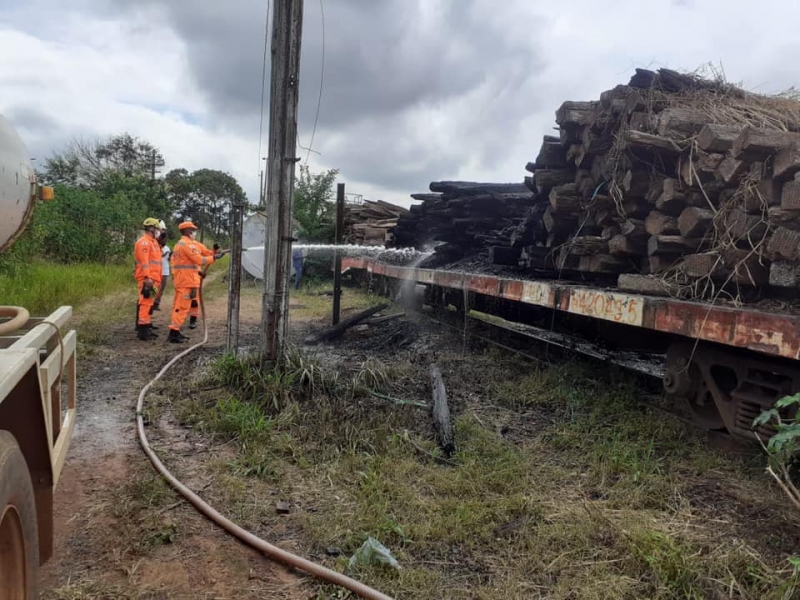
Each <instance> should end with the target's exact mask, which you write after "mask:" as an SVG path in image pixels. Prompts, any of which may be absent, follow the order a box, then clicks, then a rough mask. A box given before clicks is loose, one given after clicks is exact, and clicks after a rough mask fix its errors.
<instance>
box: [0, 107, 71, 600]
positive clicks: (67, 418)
mask: <svg viewBox="0 0 800 600" xmlns="http://www.w3.org/2000/svg"><path fill="white" fill-rule="evenodd" d="M52 199H53V190H52V188H48V187H44V186H39V185H37V183H36V178H35V174H34V171H33V168H32V167H31V160H30V158H29V156H28V152H27V150H26V148H25V145H24V144H23V142H22V140H21V139H20V137H19V135H18V134H17V132H16V131H15V130H14V128H13V127H12V126H11V123H10V122H9V121H8V120H7V119H5V118H4V117H3V116H2V115H0V253H2V252H5V251H6V250H7V249H8V248H9V247H10V246H11V245H12V244H13V243H14V241H15V240H16V239H17V238H18V237H19V236H20V234H22V232H23V231H24V229H25V227H26V226H27V224H28V223H29V221H30V219H31V216H32V215H33V211H34V209H35V206H36V204H37V203H38V202H40V201H48V200H52ZM3 300H4V299H3V298H2V296H0V598H3V599H9V600H12V599H13V600H34V599H35V598H38V594H37V587H38V586H37V584H38V571H39V566H40V565H41V564H43V563H44V562H45V561H47V560H48V559H49V558H50V556H51V555H52V552H53V492H54V490H55V486H56V484H57V483H58V478H59V475H60V473H61V469H62V467H63V466H64V460H65V458H66V455H67V449H68V447H69V440H70V436H71V435H72V430H73V428H74V426H75V395H76V394H75V392H76V390H75V347H76V334H75V332H74V331H66V325H67V322H68V321H69V318H70V317H71V315H72V308H71V307H69V306H62V307H61V308H59V309H58V310H56V311H55V312H53V313H52V314H50V315H47V316H45V317H32V316H30V314H29V313H28V311H27V310H26V309H25V308H24V307H17V306H1V305H2V304H3Z"/></svg>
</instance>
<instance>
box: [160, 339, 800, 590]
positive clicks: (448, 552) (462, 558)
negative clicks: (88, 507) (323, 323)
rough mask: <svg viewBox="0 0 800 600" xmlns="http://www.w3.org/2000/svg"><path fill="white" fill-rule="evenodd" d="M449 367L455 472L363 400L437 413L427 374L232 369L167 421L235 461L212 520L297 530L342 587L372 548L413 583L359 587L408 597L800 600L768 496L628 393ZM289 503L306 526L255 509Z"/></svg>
mask: <svg viewBox="0 0 800 600" xmlns="http://www.w3.org/2000/svg"><path fill="white" fill-rule="evenodd" d="M498 358H504V359H505V360H498ZM437 362H439V363H440V364H441V366H442V368H443V371H444V372H445V376H446V380H447V382H448V392H449V393H450V395H451V398H453V399H454V402H455V407H456V412H455V414H456V415H457V418H456V423H455V424H456V439H457V446H458V449H457V452H456V454H455V455H454V456H453V457H451V459H449V460H448V461H444V460H442V458H441V456H440V454H439V451H438V449H437V447H436V445H435V443H434V441H433V440H432V439H431V435H430V422H429V417H428V415H427V412H426V411H424V410H421V409H420V408H418V407H415V406H408V405H397V404H394V403H392V402H390V401H384V400H380V399H376V398H372V397H371V396H370V394H369V393H368V390H369V389H375V390H376V391H380V392H383V393H384V394H387V395H390V396H395V397H403V398H408V399H412V400H417V401H423V402H424V401H428V400H429V399H428V398H427V394H428V392H427V387H426V383H425V376H426V373H425V372H424V370H423V372H420V370H419V369H418V368H416V367H415V366H414V364H413V362H410V360H409V358H402V359H401V358H397V357H395V358H394V359H393V360H392V361H391V362H387V360H381V359H380V358H378V357H372V358H370V359H369V360H368V361H366V362H363V361H354V362H352V363H348V361H346V360H345V361H344V363H342V362H341V361H336V362H334V363H333V364H329V363H328V362H326V360H325V359H323V358H310V357H308V356H303V355H302V354H297V355H296V356H293V357H292V359H291V360H290V361H289V365H288V367H287V369H286V370H285V371H284V372H283V374H282V376H281V377H277V376H276V375H275V374H266V375H265V374H263V373H259V372H258V369H256V368H255V367H254V365H253V364H252V363H248V362H247V361H246V360H245V361H236V360H234V359H232V358H230V357H228V358H225V359H223V360H222V361H220V362H219V363H217V365H216V366H215V368H214V370H213V372H212V373H211V375H210V377H211V380H210V381H213V383H214V384H217V385H220V384H221V385H223V386H224V389H225V391H224V392H223V394H224V395H223V400H222V401H221V402H220V401H218V400H217V398H219V392H218V391H217V392H212V393H202V392H198V393H197V394H194V395H192V398H191V399H190V400H184V401H177V402H176V401H175V400H174V399H173V407H174V408H175V409H176V410H177V411H178V413H179V416H180V417H181V418H182V419H183V420H184V422H187V423H190V424H193V425H195V427H196V428H197V429H198V430H200V431H203V432H204V433H206V434H208V433H213V434H215V435H216V436H218V437H219V438H220V440H226V441H228V440H233V441H235V442H236V445H237V447H238V452H237V454H236V457H235V458H234V459H232V460H231V459H226V460H224V461H219V462H218V463H216V465H215V468H216V469H217V473H218V482H219V485H218V486H215V488H214V490H209V491H208V493H209V494H211V495H212V496H213V497H214V500H215V502H216V503H217V504H219V505H224V506H228V507H230V510H231V511H232V513H233V514H234V515H235V516H236V517H237V518H238V519H241V521H242V522H243V523H244V524H246V525H248V526H250V527H254V528H259V527H262V526H264V525H266V526H267V527H272V526H278V523H280V524H281V525H280V526H281V527H288V528H289V529H290V531H292V532H293V533H292V535H293V537H294V538H295V539H302V540H304V541H305V544H306V552H307V553H309V554H316V555H324V553H325V552H326V550H329V549H331V548H333V549H339V550H340V551H341V556H340V557H339V558H338V559H335V558H333V559H330V562H329V564H330V566H333V567H336V568H339V569H341V570H344V569H346V562H347V557H349V556H350V555H351V554H352V553H353V552H354V551H355V550H356V549H357V548H358V547H359V546H360V545H361V543H363V541H364V540H365V539H366V538H367V537H368V536H372V537H375V538H376V539H378V540H380V541H381V543H383V544H384V545H386V546H387V547H388V548H390V549H391V551H392V552H393V554H394V555H395V557H396V558H397V559H398V560H399V562H400V564H401V566H402V569H401V570H400V571H399V572H397V571H394V570H389V569H386V568H381V567H376V566H363V567H359V568H358V570H357V571H356V573H354V575H356V576H357V577H359V578H360V579H362V580H363V581H365V582H366V583H368V584H370V585H373V586H375V587H377V588H378V589H381V590H383V591H384V592H388V593H390V594H391V595H396V596H397V597H402V598H420V599H422V598H443V599H444V598H448V599H449V598H464V599H466V598H482V599H486V600H494V599H500V598H503V599H505V598H535V597H548V598H557V599H567V598H592V599H609V600H610V599H620V598H622V599H625V598H630V599H634V598H655V599H659V600H661V599H663V600H668V599H669V600H671V599H677V598H696V599H701V598H710V597H733V598H748V599H749V598H753V599H755V598H767V599H774V600H778V599H789V598H793V597H794V594H795V593H796V590H797V586H798V583H800V578H798V572H797V568H796V567H795V566H793V565H790V563H788V562H786V554H785V553H786V544H784V545H782V546H779V548H780V550H778V548H775V547H770V545H769V544H770V543H772V542H765V541H764V539H766V536H768V534H769V532H768V531H767V530H770V529H772V530H774V531H783V529H784V528H785V527H788V526H789V524H788V521H786V520H784V518H783V517H782V516H778V515H780V514H781V513H780V512H775V513H770V511H771V510H773V508H772V507H773V505H772V504H771V503H772V502H773V501H774V499H772V498H769V497H768V496H766V495H764V494H763V493H761V492H762V486H761V483H760V482H759V480H758V477H757V476H755V477H751V475H750V474H749V473H748V471H747V470H746V469H745V467H744V466H742V465H737V464H736V463H732V462H731V461H730V459H724V458H723V457H722V456H720V455H718V454H716V453H715V452H714V451H712V450H710V449H709V448H707V447H706V446H705V444H704V442H703V439H702V438H701V437H700V436H699V435H697V434H696V433H695V432H693V431H691V430H688V429H687V428H686V426H685V425H684V424H683V423H682V422H681V421H679V420H678V419H676V418H674V417H672V416H669V415H662V414H660V413H657V412H654V411H653V410H651V409H647V408H643V407H642V405H641V404H640V403H639V402H638V397H637V396H638V391H637V388H636V387H635V386H633V385H632V384H631V382H630V380H629V379H628V378H627V377H626V376H624V375H623V374H620V373H617V372H614V371H609V372H608V373H605V374H603V375H601V376H598V374H597V373H596V372H595V373H590V372H588V371H587V370H586V369H585V368H582V367H578V366H565V367H557V368H542V369H540V368H536V367H533V366H532V365H530V364H529V363H522V362H518V361H517V359H513V358H511V357H508V356H505V357H498V356H497V352H495V351H491V352H487V353H485V354H483V355H472V356H470V357H469V360H464V358H463V357H462V356H460V355H455V354H450V353H441V354H438V355H437ZM203 385H204V386H205V385H208V382H204V383H203ZM276 398H278V399H280V400H279V401H278V402H275V399H276ZM468 398H476V401H475V402H472V401H469V400H466V399H468ZM465 402H466V403H465ZM705 477H709V478H711V480H712V481H713V480H717V479H719V480H725V481H731V482H735V486H736V489H737V490H738V491H737V501H739V502H748V503H752V504H754V505H755V506H754V507H753V510H759V511H762V512H761V513H760V514H763V515H767V516H766V517H765V520H764V521H762V525H761V526H760V529H761V531H753V530H749V529H750V528H749V523H748V522H747V521H746V520H745V521H742V522H741V524H740V525H735V524H734V523H736V522H737V521H736V520H737V519H738V518H739V517H737V515H736V514H735V513H730V512H724V511H723V512H721V511H720V509H718V508H717V507H716V506H715V504H716V501H715V500H710V501H709V502H710V503H711V504H710V505H708V504H706V500H705V498H704V497H703V496H702V494H701V495H700V496H697V494H698V493H699V492H697V491H695V490H696V488H697V486H698V482H700V481H702V480H703V478H705ZM276 489H277V490H279V493H280V496H281V498H282V499H286V500H289V501H291V503H292V504H294V505H296V506H297V507H298V509H297V510H295V511H293V512H292V514H290V515H288V516H283V517H276V516H275V514H274V509H273V508H272V506H269V505H263V504H253V503H247V502H244V501H243V500H242V498H253V497H264V496H266V495H268V494H270V493H274V491H275V490H276ZM714 494H715V495H717V496H720V495H722V496H724V489H721V488H719V489H716V490H715V492H714ZM720 506H724V504H721V505H720ZM712 507H713V508H712ZM769 515H772V516H769ZM720 523H728V525H727V526H725V527H722V526H720V525H719V524H720ZM737 527H741V529H737ZM734 531H738V532H739V533H738V534H733V532H734ZM790 543H791V542H787V544H790ZM781 555H782V556H781ZM790 567H791V568H790ZM328 593H330V594H334V593H336V592H334V590H333V588H327V587H323V589H322V590H321V591H320V596H319V597H329V596H326V594H328Z"/></svg>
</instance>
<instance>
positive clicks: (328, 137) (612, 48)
mask: <svg viewBox="0 0 800 600" xmlns="http://www.w3.org/2000/svg"><path fill="white" fill-rule="evenodd" d="M323 9H324V36H323V19H322V12H323ZM756 9H757V12H756ZM266 12H267V0H226V1H224V2H223V1H221V0H0V113H2V114H4V115H5V116H7V117H8V118H10V119H11V120H12V122H13V123H14V124H15V125H16V126H17V128H18V129H19V131H20V133H21V135H22V136H23V138H24V140H25V141H26V143H27V145H28V148H29V150H30V153H31V155H32V156H33V157H36V158H37V159H38V160H43V159H44V158H46V157H47V156H48V155H49V154H50V153H51V152H52V151H53V150H57V149H59V148H60V147H62V146H63V145H64V144H65V143H66V142H68V141H69V140H71V139H73V138H75V137H86V136H108V135H112V134H116V133H121V132H124V131H128V132H130V133H132V134H133V135H136V136H139V137H141V138H144V139H146V140H148V141H150V142H151V143H153V144H155V145H156V146H158V147H159V148H160V149H161V150H162V152H163V153H164V155H165V158H166V160H167V169H170V168H174V167H186V168H188V169H190V170H193V169H197V168H203V167H207V168H213V169H220V170H224V171H228V172H230V173H232V174H233V175H234V176H235V177H237V178H238V179H239V181H240V183H241V184H242V186H243V187H244V188H245V190H246V191H247V192H248V195H249V197H250V198H251V199H256V198H257V196H258V191H257V190H258V173H259V169H260V164H261V163H260V162H259V139H258V138H259V136H258V132H259V117H260V112H261V68H262V55H263V43H264V37H263V34H264V20H265V17H266ZM764 15H766V16H764ZM798 24H800V3H797V2H789V1H787V0H761V1H760V2H758V3H757V4H754V3H753V2H752V1H751V0H647V1H644V0H559V1H558V2H553V1H552V0H323V1H322V2H320V0H305V23H304V31H303V49H302V69H301V76H300V90H301V101H300V123H299V127H300V131H299V138H300V143H301V144H302V145H303V146H307V145H308V144H309V141H310V138H311V131H312V126H313V123H314V117H315V113H316V107H317V100H318V97H319V89H320V88H319V85H320V73H321V65H322V55H323V47H324V52H325V70H324V86H323V90H322V102H321V107H320V114H319V123H318V127H317V130H316V136H315V138H314V145H313V149H314V152H313V153H311V154H310V158H309V165H310V167H311V168H312V170H321V169H325V168H332V167H335V168H338V169H340V172H341V173H340V180H341V181H343V182H345V183H346V185H347V191H348V192H353V193H360V194H363V195H364V196H365V197H367V198H370V199H378V198H381V199H384V200H389V201H395V202H400V203H405V204H407V203H408V194H410V193H412V192H415V191H425V190H426V189H427V186H428V183H429V182H430V181H431V180H435V179H467V180H483V181H521V180H522V178H523V177H524V175H525V173H524V165H525V163H526V162H527V161H529V160H532V159H533V158H535V155H536V152H537V150H538V147H539V145H540V143H541V136H542V135H544V134H547V133H549V132H550V131H551V129H552V127H553V125H554V122H553V113H554V111H555V109H556V108H557V107H558V105H559V104H560V103H561V102H562V101H563V100H567V99H570V100H589V99H593V98H597V97H598V96H599V94H600V92H601V91H603V90H605V89H608V88H610V87H613V86H614V85H616V84H617V83H626V82H627V81H628V78H629V77H630V75H631V73H632V72H633V70H634V68H635V67H637V66H651V67H659V66H667V67H671V68H676V69H681V70H693V69H695V68H697V67H698V66H700V65H702V64H704V63H708V62H713V63H715V64H717V65H721V66H722V67H723V68H724V71H725V73H726V76H727V78H728V80H730V81H733V82H741V83H742V84H743V85H744V86H745V87H747V88H748V89H752V90H757V91H762V92H776V91H781V90H785V89H787V88H790V87H792V86H794V85H796V84H800V66H798V62H797V59H798V57H800V41H798V36H797V25H798ZM323 37H324V46H323ZM267 97H269V89H268V86H267ZM264 146H266V132H265V133H264ZM298 152H300V154H299V156H301V157H302V158H303V161H305V159H306V156H307V153H306V152H305V151H303V150H301V149H298ZM261 154H262V156H263V155H265V154H266V151H265V150H263V149H262V152H261Z"/></svg>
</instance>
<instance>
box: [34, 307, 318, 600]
mask: <svg viewBox="0 0 800 600" xmlns="http://www.w3.org/2000/svg"><path fill="white" fill-rule="evenodd" d="M165 300H171V299H166V298H165ZM167 305H168V304H167ZM253 308H254V307H250V309H253ZM91 310H92V307H91V306H89V307H87V308H86V309H84V311H80V312H79V314H78V315H77V320H78V321H80V319H81V315H82V314H84V313H87V312H88V311H91ZM207 312H208V317H209V323H210V329H209V330H210V345H211V346H212V347H213V346H217V347H219V346H221V344H222V340H223V339H224V333H225V298H224V297H220V298H218V299H215V300H211V301H209V302H207ZM168 314H169V313H168V312H167V311H162V312H160V313H158V312H157V313H156V318H155V320H154V322H155V323H158V324H159V325H161V328H160V329H159V333H161V336H160V337H159V339H158V340H156V341H153V342H148V343H145V342H141V341H139V340H137V339H136V336H135V332H134V331H133V326H132V323H128V322H125V323H121V322H117V323H113V324H110V325H109V327H110V332H111V335H110V336H108V337H109V341H108V342H107V343H103V344H101V345H99V346H95V347H93V348H91V352H90V353H89V355H88V356H82V357H81V358H80V371H79V381H78V385H79V402H80V405H79V418H78V423H77V426H76V429H75V433H74V436H73V439H72V444H71V447H70V451H69V456H68V459H67V463H66V466H65V467H64V471H63V474H62V477H61V481H60V483H59V486H58V489H57V491H56V498H55V503H56V510H55V548H54V556H53V558H52V559H51V560H50V561H49V562H48V563H47V564H46V565H45V566H44V568H43V569H42V572H41V583H40V589H41V591H42V596H43V597H44V598H58V599H62V598H63V599H66V598H69V599H77V598H80V599H89V598H91V599H95V598H98V599H99V598H109V599H110V598H131V599H134V598H220V599H221V598H264V597H269V598H295V597H306V598H307V597H308V596H307V594H306V595H303V596H298V595H297V591H298V590H299V588H300V587H301V586H302V582H301V581H300V579H299V578H298V577H297V576H295V575H292V574H291V573H289V572H288V571H287V570H286V569H284V568H283V567H282V566H280V565H276V564H273V563H270V562H268V561H266V560H265V559H264V558H263V557H261V556H260V555H259V554H257V553H255V552H253V551H250V550H248V549H247V548H245V547H243V546H242V545H241V544H239V543H237V542H236V541H234V540H232V539H231V538H229V537H228V536H227V535H225V534H224V533H222V532H221V531H220V530H219V529H217V528H216V527H215V526H213V525H212V524H211V523H209V522H208V521H206V520H205V519H203V518H202V517H200V516H199V515H198V514H197V513H196V512H195V511H194V509H192V508H191V507H189V506H188V505H187V504H186V503H185V502H182V501H180V500H179V499H178V497H177V496H176V495H175V494H174V493H173V492H172V491H171V490H170V489H169V488H167V486H166V485H165V484H164V483H163V482H162V481H161V480H160V479H159V478H158V477H156V476H155V475H154V473H155V472H154V470H153V468H152V466H151V465H150V463H149V462H148V461H147V459H146V457H145V456H144V454H143V453H142V451H141V448H140V447H139V444H138V440H137V437H136V428H135V419H134V410H135V404H136V399H137V396H138V393H139V390H140V389H141V387H142V386H143V385H145V383H146V382H147V381H148V380H149V379H150V378H151V377H152V376H153V375H155V373H156V372H157V371H158V369H159V368H160V367H161V365H163V364H164V363H165V362H166V361H167V360H168V359H169V358H170V357H171V356H174V355H175V354H176V353H178V352H179V351H180V350H182V349H184V348H185V346H176V345H173V344H167V343H166V341H165V337H166V320H167V317H168ZM247 324H248V315H247V314H246V313H245V312H243V325H244V326H246V325H247ZM187 333H188V334H190V337H194V338H199V337H200V335H201V333H200V329H197V330H195V331H194V332H191V331H188V332H187ZM220 508H221V509H223V510H224V507H220Z"/></svg>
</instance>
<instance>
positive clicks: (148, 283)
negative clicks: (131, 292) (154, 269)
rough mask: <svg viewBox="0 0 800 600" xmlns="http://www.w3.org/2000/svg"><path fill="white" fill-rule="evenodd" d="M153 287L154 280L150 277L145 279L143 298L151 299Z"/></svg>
mask: <svg viewBox="0 0 800 600" xmlns="http://www.w3.org/2000/svg"><path fill="white" fill-rule="evenodd" d="M153 287H154V286H153V280H152V279H150V278H149V277H148V278H147V279H145V280H144V284H143V285H142V298H145V299H146V298H149V297H150V294H151V293H152V291H153Z"/></svg>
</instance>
